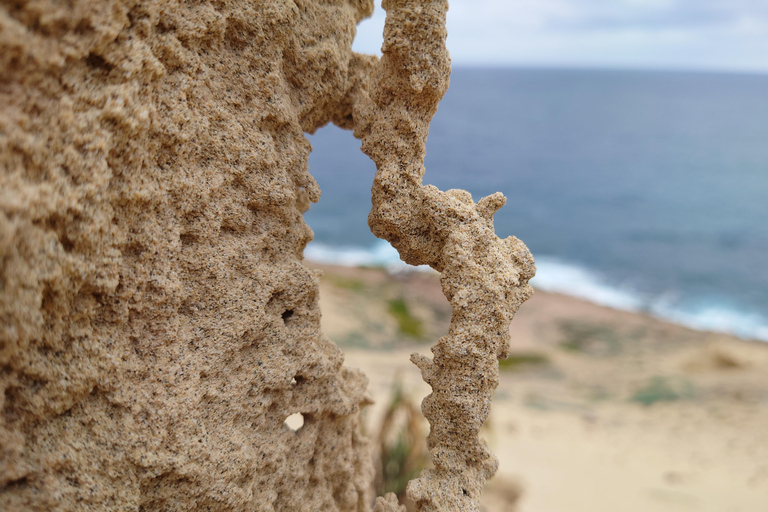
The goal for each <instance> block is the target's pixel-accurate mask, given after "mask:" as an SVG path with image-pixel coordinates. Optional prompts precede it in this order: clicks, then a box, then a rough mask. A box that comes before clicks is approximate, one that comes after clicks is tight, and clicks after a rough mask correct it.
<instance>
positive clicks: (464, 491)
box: [461, 489, 469, 496]
mask: <svg viewBox="0 0 768 512" xmlns="http://www.w3.org/2000/svg"><path fill="white" fill-rule="evenodd" d="M461 492H463V493H464V496H469V493H468V492H467V490H466V489H462V490H461Z"/></svg>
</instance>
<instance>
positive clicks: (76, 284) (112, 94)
mask: <svg viewBox="0 0 768 512" xmlns="http://www.w3.org/2000/svg"><path fill="white" fill-rule="evenodd" d="M372 8H373V6H372V3H371V2H370V1H367V0H360V1H357V0H351V1H348V2H342V1H327V2H322V1H307V0H297V1H290V0H285V1H281V0H275V1H251V2H225V1H220V2H180V1H172V0H158V1H138V0H137V1H127V0H125V1H121V0H115V1H88V0H75V1H63V0H62V1H58V0H43V1H26V2H25V1H3V2H0V169H1V170H2V174H0V258H1V261H2V265H1V267H0V272H1V273H0V328H1V329H2V330H1V331H0V391H1V392H0V408H1V409H2V415H1V416H0V447H1V448H0V449H1V450H2V453H1V454H0V510H8V511H11V510H19V511H21V510H120V511H127V510H142V511H150V510H179V511H191V510H292V511H293V510H345V511H346V510H366V509H368V508H369V506H370V500H371V494H370V491H369V483H370V480H371V475H372V470H371V466H370V462H369V454H368V449H367V442H366V441H365V439H363V438H362V437H361V435H360V434H359V428H358V427H359V421H360V420H359V411H360V406H361V404H363V403H365V400H366V399H365V396H364V390H365V378H364V376H362V375H361V374H359V373H356V372H354V371H350V370H347V369H345V368H343V367H342V360H343V356H342V353H341V352H340V350H339V349H338V348H337V347H336V346H335V345H333V344H332V343H331V342H329V341H328V340H327V339H326V338H325V337H324V336H323V335H322V334H321V333H320V331H319V318H320V311H319V309H318V306H317V289H318V286H317V276H316V275H315V274H313V273H312V271H310V270H308V269H307V268H306V267H305V266H304V265H303V264H302V251H303V248H304V246H305V244H306V243H307V242H308V241H309V240H310V239H311V237H312V233H311V231H310V229H309V228H308V227H307V225H306V224H305V223H304V221H303V219H302V212H304V211H305V210H306V209H307V208H308V206H309V203H310V201H316V200H317V199H318V197H319V195H320V191H319V189H318V187H317V185H316V183H315V181H314V180H313V179H312V178H311V176H310V175H309V174H308V172H307V155H308V153H309V151H310V145H309V143H308V142H307V140H306V138H305V136H304V132H305V131H313V130H315V129H316V128H317V127H319V126H321V125H323V124H325V123H327V122H329V121H331V120H334V119H335V120H337V122H339V123H343V122H344V117H345V116H347V115H348V113H347V112H345V109H344V107H342V106H341V105H342V104H343V103H344V102H343V98H345V97H346V95H347V93H348V89H349V83H350V82H349V80H348V63H349V61H350V59H351V50H350V47H351V43H352V39H353V37H354V34H355V25H356V23H357V21H359V20H360V19H361V18H363V17H365V16H367V15H369V14H370V12H371V10H372ZM297 412H298V413H302V414H303V416H304V426H303V427H302V428H301V429H299V430H298V431H297V432H295V433H294V432H293V431H291V430H290V429H289V428H287V427H286V426H285V425H284V424H283V421H284V420H285V418H286V417H287V416H289V415H291V414H293V413H297Z"/></svg>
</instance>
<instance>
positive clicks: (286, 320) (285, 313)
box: [282, 309, 293, 323]
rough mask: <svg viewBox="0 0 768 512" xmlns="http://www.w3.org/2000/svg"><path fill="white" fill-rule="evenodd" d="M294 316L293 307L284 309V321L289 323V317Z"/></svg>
mask: <svg viewBox="0 0 768 512" xmlns="http://www.w3.org/2000/svg"><path fill="white" fill-rule="evenodd" d="M292 316H293V310H292V309H288V310H286V311H284V312H283V314H282V317H283V322H286V323H287V322H288V319H289V318H291V317H292Z"/></svg>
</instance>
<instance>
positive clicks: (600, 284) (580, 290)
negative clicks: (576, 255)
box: [531, 256, 643, 311]
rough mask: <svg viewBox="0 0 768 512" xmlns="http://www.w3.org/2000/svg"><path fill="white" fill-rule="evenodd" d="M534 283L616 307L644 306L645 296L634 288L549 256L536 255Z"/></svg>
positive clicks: (547, 288) (638, 307) (628, 308)
mask: <svg viewBox="0 0 768 512" xmlns="http://www.w3.org/2000/svg"><path fill="white" fill-rule="evenodd" d="M531 285H532V286H533V287H534V288H537V289H539V290H544V291H545V292H554V293H562V294H564V295H570V296H571V297H578V298H580V299H584V300H588V301H589V302H593V303H595V304H599V305H601V306H606V307H609V308H613V309H621V310H625V311H639V310H641V309H642V307H643V300H642V297H641V296H640V295H639V294H637V293H636V292H634V291H633V290H631V289H629V288H627V287H620V286H615V285H612V284H609V283H608V281H607V280H606V279H604V278H603V277H602V276H600V274H598V273H597V272H593V271H590V270H587V269H585V268H583V267H580V266H577V265H573V264H571V263H566V262H564V261H561V260H558V259H555V258H548V257H546V256H539V257H537V258H536V277H534V278H533V279H531Z"/></svg>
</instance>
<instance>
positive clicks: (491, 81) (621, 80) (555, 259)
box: [305, 68, 768, 341]
mask: <svg viewBox="0 0 768 512" xmlns="http://www.w3.org/2000/svg"><path fill="white" fill-rule="evenodd" d="M310 142H311V143H312V146H313V151H312V153H311V155H310V172H311V173H312V175H313V176H314V177H315V179H316V180H317V181H318V183H319V184H320V187H321V189H322V191H323V195H322V197H321V199H320V202H319V203H318V204H315V205H312V208H311V209H310V211H309V212H307V213H306V215H305V218H306V220H307V222H308V224H309V225H310V227H312V229H313V230H314V232H315V241H313V242H312V243H310V245H309V246H308V247H307V250H306V252H305V256H306V257H307V258H309V259H315V260H320V261H325V262H333V263H338V264H346V265H359V264H365V265H386V266H391V267H392V268H398V266H399V265H404V264H402V263H398V262H399V259H398V257H397V253H396V252H395V251H394V249H392V248H391V247H389V244H387V243H386V242H384V241H381V240H378V239H376V238H375V237H374V236H373V235H371V233H370V231H369V229H368V225H367V215H368V211H369V210H370V206H371V204H370V187H371V182H372V179H373V175H374V173H375V166H374V165H373V163H372V162H371V161H370V160H369V159H368V157H366V156H365V155H364V154H363V153H362V152H360V150H359V147H360V142H359V141H357V140H356V139H354V137H352V134H351V133H350V132H345V131H342V130H339V129H338V128H336V127H333V126H330V127H325V128H322V129H320V130H319V131H318V132H317V133H316V134H315V135H312V136H310ZM425 164H426V169H427V171H426V175H425V177H424V183H425V184H428V183H429V184H433V185H435V186H437V187H439V188H440V189H443V190H446V189H450V188H463V189H466V190H469V191H470V192H471V193H472V195H473V197H474V199H475V201H477V200H478V199H480V198H481V197H483V196H485V195H488V194H491V193H493V192H496V191H500V192H502V193H504V195H506V196H507V205H506V206H505V207H504V208H502V209H501V210H500V211H499V212H498V213H497V214H496V216H495V226H496V232H497V234H498V235H499V236H500V237H505V236H508V235H512V234H513V235H515V236H517V237H518V238H520V239H521V240H523V241H524V242H525V243H526V244H527V245H528V247H529V249H530V250H531V252H532V253H533V255H534V258H535V260H536V264H537V268H538V272H537V276H536V277H535V278H534V280H533V281H532V284H533V285H534V287H535V288H539V289H542V290H548V291H553V292H559V293H564V294H569V295H573V296H576V297H579V298H582V299H586V300H589V301H592V302H595V303H598V304H601V305H605V306H610V307H613V308H617V309H623V310H629V311H640V312H645V313H649V314H651V315H653V316H657V317H660V318H664V319H666V320H670V321H673V322H676V323H680V324H683V325H686V326H689V327H692V328H695V329H700V330H709V331H717V332H726V333H730V334H734V335H736V336H739V337H742V338H748V339H758V340H763V341H768V75H739V74H715V73H676V72H646V71H608V70H555V69H551V70H550V69H473V68H458V69H454V70H453V73H452V75H451V85H450V88H449V90H448V93H447V94H446V96H445V98H444V99H443V101H442V102H441V103H440V107H439V109H438V112H437V114H436V116H435V118H434V120H433V122H432V125H431V127H430V133H429V139H428V142H427V158H426V162H425Z"/></svg>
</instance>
